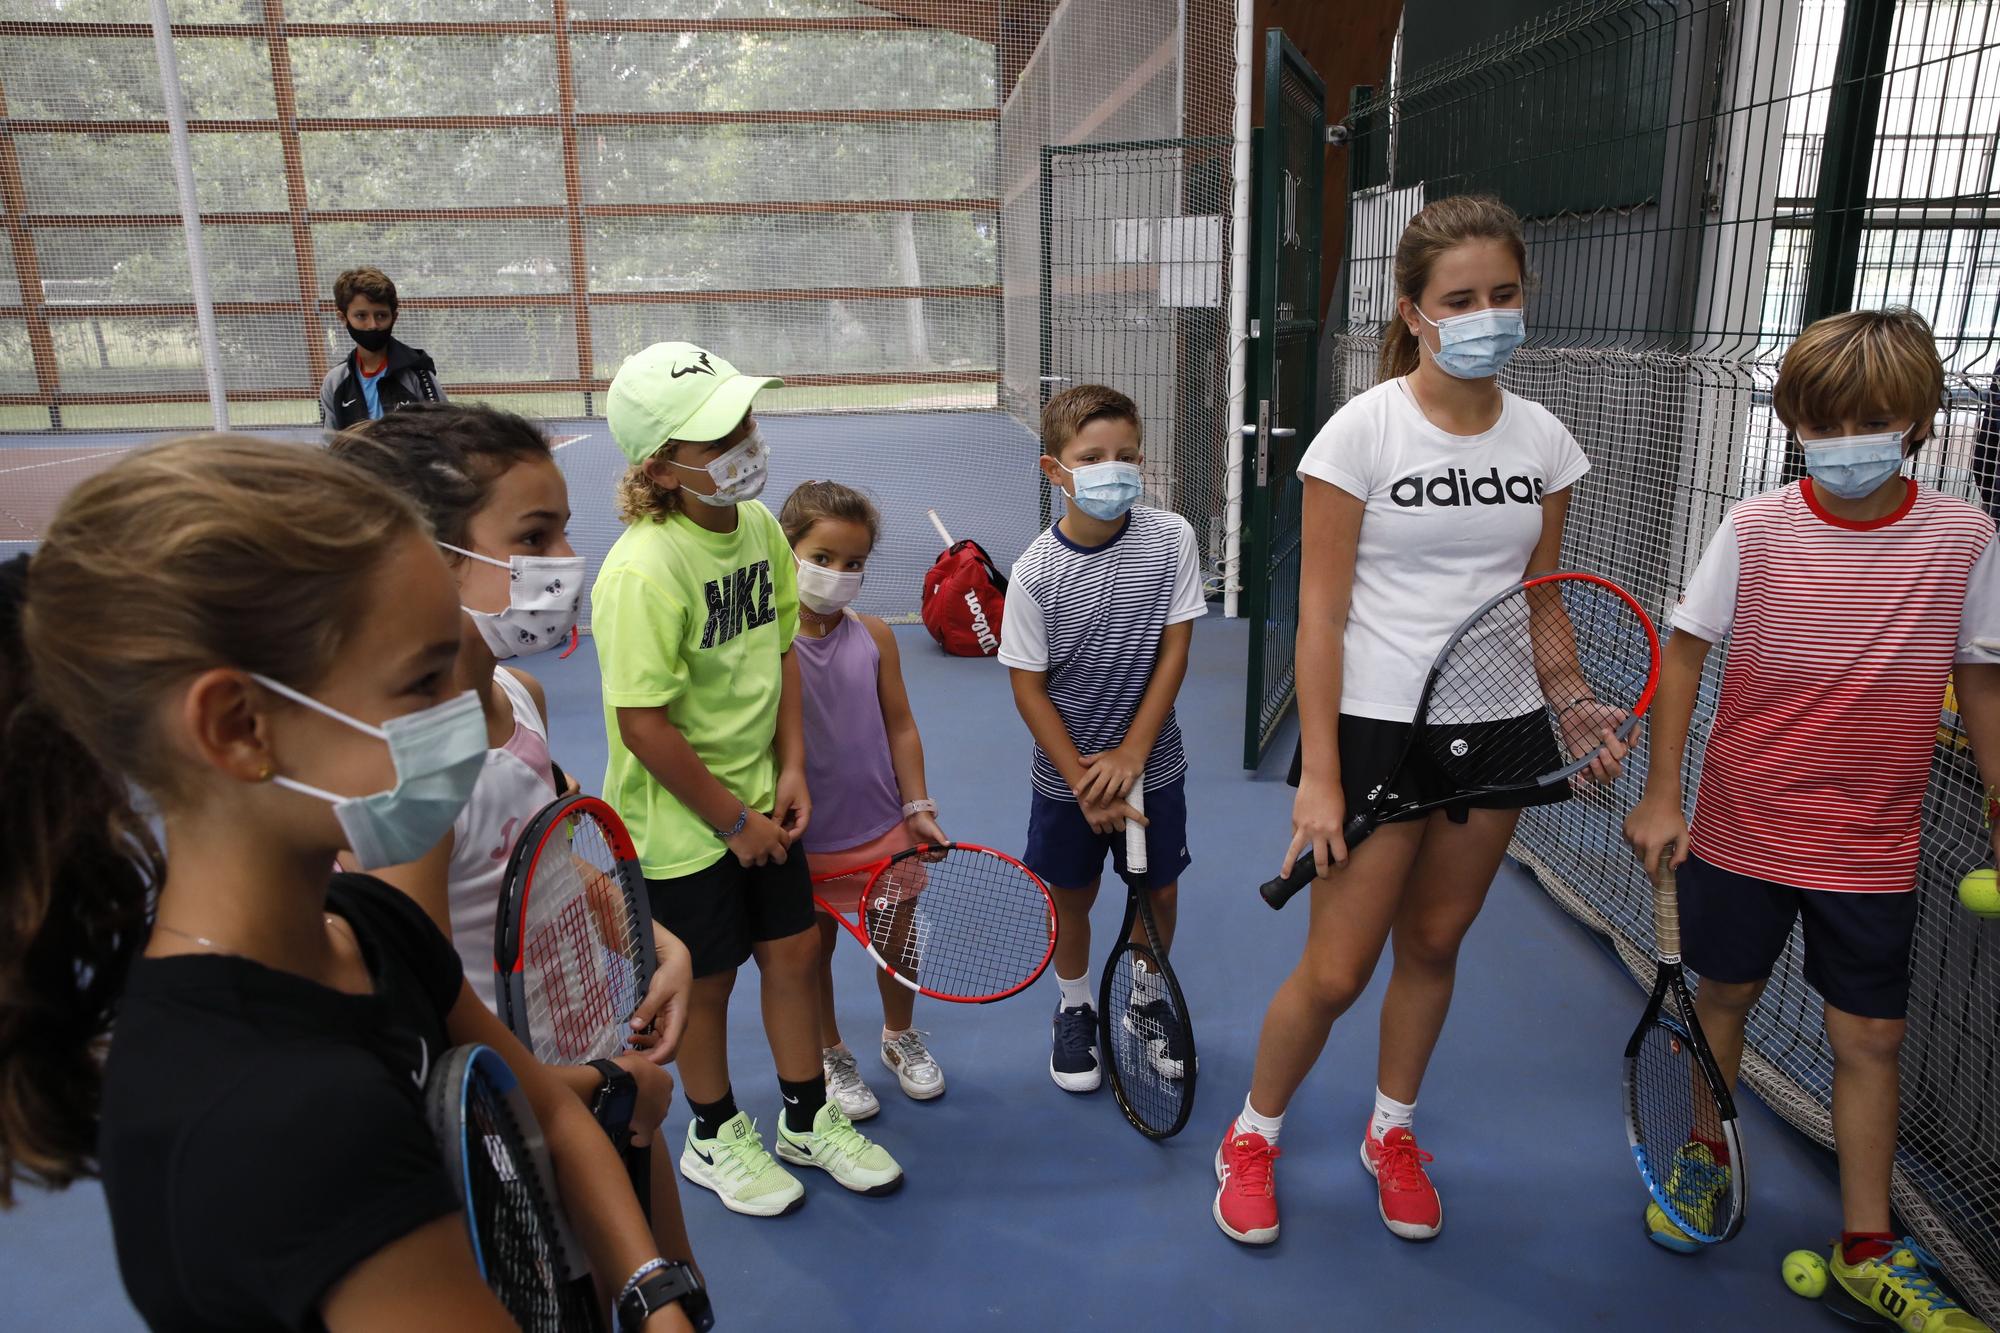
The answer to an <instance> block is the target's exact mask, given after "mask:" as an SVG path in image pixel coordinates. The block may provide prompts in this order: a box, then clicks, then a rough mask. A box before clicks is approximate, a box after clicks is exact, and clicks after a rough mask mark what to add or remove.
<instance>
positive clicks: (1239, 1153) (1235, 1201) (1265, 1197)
mask: <svg viewBox="0 0 2000 1333" xmlns="http://www.w3.org/2000/svg"><path fill="white" fill-rule="evenodd" d="M1277 1160H1278V1150H1277V1149H1276V1148H1274V1147H1272V1146H1271V1145H1270V1144H1269V1143H1266V1142H1265V1141H1264V1136H1263V1135H1262V1134H1244V1133H1239V1132H1238V1131H1237V1128H1236V1126H1235V1125H1234V1124H1232V1125H1230V1127H1229V1133H1228V1135H1227V1136H1226V1137H1224V1139H1223V1140H1222V1146H1221V1147H1220V1148H1217V1149H1216V1150H1215V1179H1216V1187H1215V1207H1214V1208H1212V1209H1210V1210H1209V1211H1210V1212H1211V1213H1213V1214H1214V1216H1215V1225H1217V1226H1219V1227H1221V1228H1222V1234H1223V1235H1225V1236H1227V1237H1229V1239H1231V1240H1240V1241H1242V1242H1243V1243H1244V1244H1245V1245H1269V1244H1270V1243H1271V1242H1272V1241H1274V1240H1276V1239H1277V1238H1278V1195H1277V1190H1276V1187H1275V1183H1274V1182H1273V1180H1272V1178H1271V1163H1273V1162H1275V1161H1277Z"/></svg>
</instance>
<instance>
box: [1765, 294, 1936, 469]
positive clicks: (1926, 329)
mask: <svg viewBox="0 0 2000 1333" xmlns="http://www.w3.org/2000/svg"><path fill="white" fill-rule="evenodd" d="M1943 406H1944V366H1943V365H1942V364H1941V363H1940V362H1939V361H1938V354H1937V343H1936V341H1935V340H1934V339H1933V338H1932V336H1931V326H1930V324H1929V323H1928V322H1926V321H1925V319H1924V317H1923V316H1922V315H1920V314H1918V313H1917V312H1916V311H1914V310H1910V309H1908V308H1904V307H1898V308H1896V309H1891V310H1850V311H1848V312H1847V313H1846V314H1844V315H1829V316H1827V317H1826V318H1825V319H1821V320H1815V321H1814V322H1813V323H1811V324H1809V325H1807V326H1806V329H1805V331H1804V332H1803V333H1801V334H1799V337H1798V341H1796V342H1794V343H1793V344H1792V346H1791V349H1790V350H1789V351H1787V352H1786V353H1785V362H1784V365H1783V366H1782V367H1780V369H1779V371H1778V383H1777V385H1776V387H1775V388H1773V389H1772V390H1771V407H1772V409H1773V410H1774V411H1775V412H1776V413H1777V414H1778V420H1780V421H1782V422H1784V423H1785V426H1786V428H1787V429H1788V430H1797V429H1798V428H1799V425H1800V424H1801V423H1804V424H1805V425H1808V426H1813V425H1824V424H1828V423H1831V422H1835V421H1842V420H1853V419H1859V418H1862V417H1867V416H1871V415H1873V414H1875V413H1877V412H1880V413H1882V414H1884V415H1886V416H1889V417H1894V418H1900V419H1907V420H1908V421H1910V422H1911V423H1912V424H1913V425H1915V426H1918V427H1921V428H1922V431H1923V434H1922V435H1920V436H1919V437H1918V438H1919V439H1923V438H1926V437H1928V436H1929V434H1930V426H1931V421H1932V418H1933V417H1935V416H1936V415H1937V413H1938V410H1939V409H1940V408H1941V407H1943Z"/></svg>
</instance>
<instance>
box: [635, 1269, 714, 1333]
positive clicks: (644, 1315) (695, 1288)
mask: <svg viewBox="0 0 2000 1333" xmlns="http://www.w3.org/2000/svg"><path fill="white" fill-rule="evenodd" d="M675 1301H679V1302H680V1303H681V1313H682V1314H684V1315H686V1316H687V1318H688V1322H689V1323H690V1324H693V1325H694V1326H695V1328H696V1329H697V1330H698V1331H699V1333H706V1330H708V1329H711V1328H714V1327H715V1311H714V1309H712V1308H711V1307H710V1305H709V1303H708V1293H707V1292H706V1291H704V1290H703V1289H702V1285H701V1279H700V1278H698V1277H696V1276H695V1275H694V1270H693V1269H692V1268H689V1267H688V1266H687V1265H686V1264H684V1263H681V1262H679V1261H678V1260H676V1261H674V1262H671V1263H664V1264H661V1265H660V1266H659V1267H658V1268H655V1269H654V1270H653V1271H652V1272H650V1273H648V1274H646V1276H644V1277H642V1278H640V1279H639V1280H638V1282H636V1283H634V1284H633V1285H631V1286H629V1287H627V1288H626V1289H625V1291H624V1293H623V1294H622V1295H620V1296H619V1298H618V1327H619V1329H620V1331H621V1333H639V1330H640V1329H643V1328H644V1327H645V1326H646V1321H647V1320H648V1319H651V1318H652V1317H653V1315H654V1314H655V1313H656V1312H658V1311H660V1310H664V1309H666V1308H667V1307H668V1306H669V1305H672V1304H673V1303H674V1302H675Z"/></svg>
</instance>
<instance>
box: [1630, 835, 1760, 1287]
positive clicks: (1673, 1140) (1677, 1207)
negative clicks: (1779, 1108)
mask: <svg viewBox="0 0 2000 1333" xmlns="http://www.w3.org/2000/svg"><path fill="white" fill-rule="evenodd" d="M1672 861H1673V849H1672V848H1671V847H1669V848H1668V849H1667V854H1666V855H1665V856H1663V857H1661V859H1660V865H1659V866H1658V867H1657V868H1656V869H1655V871H1654V873H1653V954H1654V957H1655V958H1656V959H1658V961H1659V965H1660V966H1659V971H1658V973H1657V975H1656V976H1655V977H1654V979H1653V993H1652V996H1651V998H1649V999H1648V1000H1647V1001H1646V1012H1645V1014H1644V1015H1643V1016H1642V1017H1641V1018H1640V1019H1639V1026H1638V1028H1637V1029H1635V1030H1634V1031H1633V1033H1632V1039H1631V1040H1630V1041H1628V1042H1626V1043H1625V1137H1626V1140H1627V1141H1628V1142H1630V1143H1631V1145H1632V1158H1633V1160H1634V1161H1636V1162H1637V1163H1638V1165H1639V1178H1640V1179H1641V1180H1643V1181H1645V1182H1646V1190H1647V1192H1648V1193H1650V1194H1651V1195H1652V1196H1653V1202H1654V1203H1657V1204H1658V1205H1659V1206H1660V1211H1661V1212H1663V1213H1665V1214H1666V1215H1667V1220H1668V1221H1670V1222H1672V1223H1673V1224H1674V1225H1675V1226H1676V1227H1678V1228H1679V1229H1680V1230H1681V1232H1682V1233H1683V1234H1685V1235H1686V1236H1687V1237H1688V1239H1689V1241H1691V1242H1695V1243H1698V1244H1701V1245H1714V1244H1716V1243H1718V1242H1720V1241H1725V1240H1728V1239H1729V1238H1730V1237H1732V1236H1734V1235H1735V1234H1736V1233H1737V1231H1738V1230H1739V1229H1741V1227H1742V1226H1743V1199H1744V1180H1743V1141H1742V1138H1741V1137H1740V1135H1739V1134H1738V1132H1737V1128H1736V1101H1735V1099H1734V1098H1733V1097H1731V1096H1730V1093H1729V1087H1728V1085H1727V1084H1725V1083H1724V1082H1723V1079H1722V1072H1721V1070H1719V1069H1717V1068H1716V1065H1715V1057H1714V1056H1713V1055H1712V1054H1710V1052H1709V1049H1708V1038H1707V1037H1705V1036H1703V1035H1702V1031H1701V1022H1700V1020H1699V1019H1697V1018H1696V1017H1695V1012H1694V1001H1693V1000H1692V999H1690V998H1689V996H1688V988H1687V978H1686V976H1685V975H1684V974H1683V973H1682V971H1681V917H1680V901H1679V897H1678V895H1677V893H1676V892H1675V888H1674V872H1673V869H1672ZM1688 1248H1690V1249H1692V1248H1694V1246H1693V1245H1692V1244H1691V1245H1690V1246H1689V1247H1688Z"/></svg>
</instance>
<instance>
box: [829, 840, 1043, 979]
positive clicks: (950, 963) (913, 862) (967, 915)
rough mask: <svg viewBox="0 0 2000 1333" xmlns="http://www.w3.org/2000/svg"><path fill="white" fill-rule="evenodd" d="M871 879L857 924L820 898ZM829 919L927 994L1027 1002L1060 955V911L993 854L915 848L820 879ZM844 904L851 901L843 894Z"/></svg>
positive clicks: (1019, 870) (1018, 867)
mask: <svg viewBox="0 0 2000 1333" xmlns="http://www.w3.org/2000/svg"><path fill="white" fill-rule="evenodd" d="M855 879H865V887H863V888H862V890H861V896H860V903H859V906H858V907H857V909H856V912H855V915H854V916H853V917H850V916H848V915H847V914H846V913H843V912H841V911H840V910H839V909H837V908H835V907H834V906H832V905H831V904H830V903H828V902H827V900H826V898H825V897H824V896H822V895H821V893H820V892H819V891H820V890H831V888H832V886H833V885H835V884H836V883H839V882H840V881H851V880H855ZM813 886H814V889H815V892H814V894H813V898H814V901H816V902H817V903H818V904H819V906H820V910H822V911H824V912H826V913H827V914H828V915H829V916H831V917H833V919H834V920H836V921H838V922H840V924H841V925H843V926H845V927H847V933H848V934H850V935H852V936H854V938H855V939H856V940H858V941H859V942H860V943H861V947H863V948H864V949H866V950H868V956H869V957H870V958H873V959H874V960H875V965H876V966H877V967H880V968H881V969H882V970H883V971H884V972H887V973H888V974H889V975H890V976H892V977H894V978H895V979H896V980H897V981H899V982H901V983H902V984H903V985H905V986H908V987H909V988H910V989H911V990H913V991H915V992H917V993H918V994H919V995H928V996H930V997H931V998H932V999H933V1000H946V1001H949V1002H951V1003H953V1004H989V1003H991V1002H992V1001H994V1000H1004V999H1006V998H1007V997H1008V996H1010V995H1016V994H1019V993H1020V992H1021V991H1023V990H1026V989H1027V988H1028V986H1029V985H1031V984H1032V983H1033V982H1034V980H1035V978H1037V977H1039V976H1041V975H1042V969H1043V968H1045V967H1047V966H1048V965H1049V959H1050V958H1051V957H1052V956H1054V954H1055V949H1056V906H1055V902H1054V900H1053V899H1051V898H1050V897H1049V891H1048V887H1047V886H1046V885H1044V884H1043V883H1042V881H1041V880H1040V879H1038V878H1037V877H1036V875H1035V872H1034V871H1032V870H1030V869H1028V868H1027V867H1026V866H1024V865H1022V864H1021V863H1020V862H1019V861H1016V860H1015V859H1014V858H1013V857H1011V856H1008V855H1007V854H1006V853H1005V852H996V851H994V850H993V849H992V848H990V847H977V846H974V845H973V844H971V843H966V842H946V843H939V844H937V845H935V846H917V847H912V848H910V849H909V850H908V851H904V852H898V853H897V854H896V855H894V856H890V857H885V858H883V859H882V860H879V861H874V862H871V863H869V864H867V865H860V866H851V867H848V868H847V869H844V870H835V871H830V872H828V873H826V874H823V875H815V876H813ZM838 896H841V897H845V896H846V895H845V894H841V895H838Z"/></svg>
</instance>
